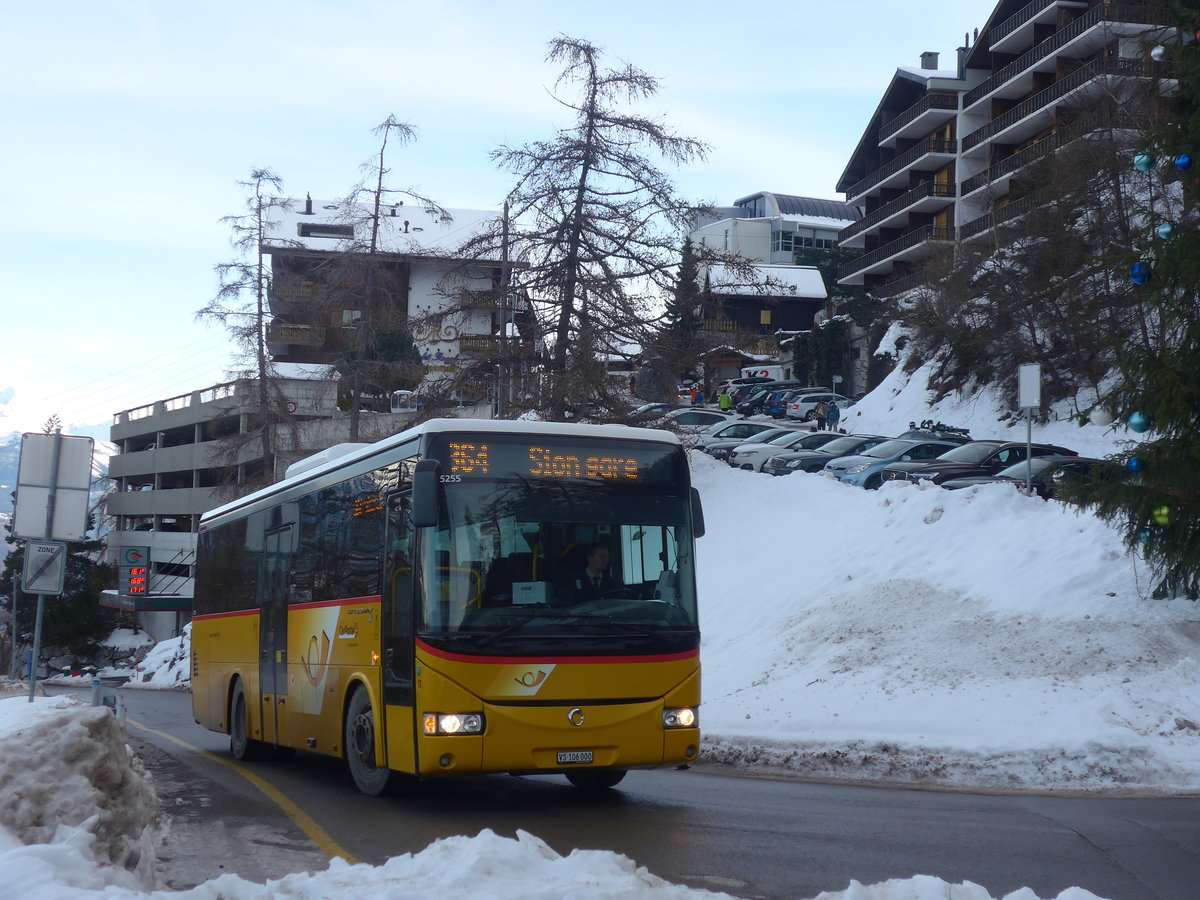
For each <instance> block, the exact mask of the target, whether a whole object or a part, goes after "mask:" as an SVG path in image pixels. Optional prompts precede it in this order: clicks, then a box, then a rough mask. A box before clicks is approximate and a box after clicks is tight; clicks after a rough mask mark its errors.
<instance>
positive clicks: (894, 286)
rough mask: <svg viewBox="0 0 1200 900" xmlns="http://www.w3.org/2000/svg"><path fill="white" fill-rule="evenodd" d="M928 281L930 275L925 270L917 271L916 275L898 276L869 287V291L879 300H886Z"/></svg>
mask: <svg viewBox="0 0 1200 900" xmlns="http://www.w3.org/2000/svg"><path fill="white" fill-rule="evenodd" d="M928 283H929V276H928V275H926V274H925V273H924V272H917V273H916V274H915V275H906V276H904V277H903V278H897V279H896V280H895V281H889V282H887V283H886V284H880V285H877V286H876V287H873V288H867V293H868V294H870V295H871V296H872V297H875V298H876V299H878V300H885V299H887V298H888V297H895V296H896V295H897V294H902V293H904V292H905V291H911V290H912V289H913V288H919V287H921V286H922V285H925V284H928Z"/></svg>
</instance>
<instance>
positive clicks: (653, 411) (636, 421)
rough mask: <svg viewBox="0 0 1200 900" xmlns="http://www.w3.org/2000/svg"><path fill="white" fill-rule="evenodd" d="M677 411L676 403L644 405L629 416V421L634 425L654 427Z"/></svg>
mask: <svg viewBox="0 0 1200 900" xmlns="http://www.w3.org/2000/svg"><path fill="white" fill-rule="evenodd" d="M675 409H677V407H676V406H675V404H674V403H643V404H642V405H641V406H639V407H637V408H636V409H634V410H633V411H632V412H631V413H630V414H629V421H630V423H631V424H633V425H640V426H643V427H645V426H654V425H655V424H657V423H658V422H661V421H662V418H663V416H665V415H666V414H667V413H669V412H673V411H674V410H675Z"/></svg>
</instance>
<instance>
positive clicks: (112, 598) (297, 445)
mask: <svg viewBox="0 0 1200 900" xmlns="http://www.w3.org/2000/svg"><path fill="white" fill-rule="evenodd" d="M273 375H274V378H273V383H272V388H273V390H275V391H277V392H278V393H279V395H280V398H281V401H282V406H283V408H284V409H285V410H286V420H285V421H283V422H280V423H278V424H276V425H274V426H272V444H273V448H274V458H275V466H276V471H275V472H273V473H269V475H268V477H267V478H266V480H268V481H270V480H274V479H278V478H281V477H283V474H284V472H285V470H286V468H287V466H288V465H290V464H291V463H293V462H296V461H298V460H300V459H303V458H305V457H307V456H310V455H312V454H313V453H316V452H318V451H320V450H324V449H326V448H328V447H330V446H333V445H335V444H338V443H343V442H345V441H346V440H347V439H348V422H349V419H348V417H347V416H346V415H345V414H344V413H340V412H339V410H338V408H337V396H338V390H337V377H336V374H335V373H333V372H332V371H330V370H329V368H328V367H327V366H304V365H291V364H286V363H277V364H275V365H274V366H273ZM258 412H259V397H258V390H257V382H256V381H254V380H250V379H241V380H237V381H230V382H225V383H223V384H218V385H213V386H212V387H208V388H204V389H203V390H198V391H192V392H190V393H187V394H181V395H180V396H177V397H169V398H167V399H165V400H158V401H156V402H154V403H148V404H146V405H144V406H140V407H137V408H135V409H127V410H123V411H121V412H118V413H116V414H115V415H114V416H113V422H112V425H111V427H110V431H109V434H110V441H111V442H112V443H113V444H114V445H115V446H116V448H117V453H116V455H114V456H111V457H110V458H109V478H110V480H111V482H112V486H113V487H112V490H111V492H110V493H109V494H108V495H107V496H106V497H105V508H106V513H107V515H108V516H110V517H111V518H112V519H113V530H112V531H110V532H109V534H108V535H107V537H106V541H107V545H108V556H109V558H110V559H112V560H118V559H122V558H123V556H122V550H123V549H124V548H148V549H149V560H148V564H147V568H148V569H149V573H148V574H149V582H148V584H147V586H146V587H147V590H146V591H145V593H144V594H141V595H139V596H137V597H133V596H128V595H123V594H121V593H120V591H119V590H118V591H109V592H106V594H105V599H104V603H105V605H108V606H113V607H116V608H119V609H124V610H127V611H129V612H133V613H135V614H136V615H137V617H138V619H139V622H140V623H141V624H142V625H143V626H144V627H146V628H147V630H149V631H150V633H151V634H153V635H154V636H155V637H156V638H157V639H160V640H162V639H165V638H167V637H171V636H172V635H174V634H177V633H178V629H179V627H180V626H181V625H182V624H183V623H184V622H186V621H188V620H189V619H190V616H191V609H192V597H193V584H194V583H193V571H192V567H193V565H194V563H195V556H196V537H197V534H198V533H199V525H200V516H201V515H202V514H204V513H206V512H208V511H209V510H211V509H215V508H216V507H217V506H219V505H220V504H222V503H224V502H226V501H228V500H230V499H233V498H234V497H237V496H240V495H242V494H244V493H246V492H247V491H249V490H252V489H254V487H257V486H260V485H261V484H262V483H263V481H264V473H263V472H262V465H263V462H262V445H261V443H260V438H259V437H258V434H259V431H260V429H259V427H258V422H257V414H258ZM411 420H412V414H407V415H405V414H400V415H393V414H388V413H383V414H372V415H369V416H366V417H365V419H364V424H363V428H362V433H363V437H362V440H378V439H380V438H382V437H385V436H386V435H389V434H393V433H395V432H396V431H398V430H401V429H402V428H404V427H405V426H406V425H407V423H408V422H410V421H411Z"/></svg>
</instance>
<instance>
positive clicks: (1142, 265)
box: [1129, 261, 1150, 284]
mask: <svg viewBox="0 0 1200 900" xmlns="http://www.w3.org/2000/svg"><path fill="white" fill-rule="evenodd" d="M1129 280H1130V281H1132V282H1133V283H1134V284H1145V283H1146V282H1147V281H1149V280H1150V263H1148V262H1144V261H1139V262H1135V263H1134V264H1133V265H1132V266H1130V267H1129Z"/></svg>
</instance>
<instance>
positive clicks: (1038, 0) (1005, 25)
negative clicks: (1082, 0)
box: [988, 0, 1058, 45]
mask: <svg viewBox="0 0 1200 900" xmlns="http://www.w3.org/2000/svg"><path fill="white" fill-rule="evenodd" d="M1057 2H1058V0H1033V2H1032V3H1030V4H1029V5H1028V6H1026V7H1024V8H1023V9H1021V10H1018V11H1017V13H1016V14H1015V15H1011V16H1009V17H1008V18H1007V19H1005V20H1004V21H1003V22H1001V23H1000V24H999V25H997V26H996V27H995V28H993V29H992V32H991V34H989V35H988V38H989V40H990V41H991V43H992V44H993V45H995V44H998V43H1000V41H1002V40H1004V38H1006V37H1008V36H1009V35H1010V34H1012V33H1013V32H1014V31H1016V30H1017V29H1018V28H1020V27H1021V26H1022V25H1024V24H1025V23H1026V22H1028V21H1029V20H1030V19H1032V18H1033V17H1034V16H1036V15H1037V14H1038V13H1040V12H1044V11H1045V10H1047V9H1049V8H1050V7H1051V6H1053V5H1054V4H1055V3H1057Z"/></svg>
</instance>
